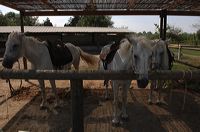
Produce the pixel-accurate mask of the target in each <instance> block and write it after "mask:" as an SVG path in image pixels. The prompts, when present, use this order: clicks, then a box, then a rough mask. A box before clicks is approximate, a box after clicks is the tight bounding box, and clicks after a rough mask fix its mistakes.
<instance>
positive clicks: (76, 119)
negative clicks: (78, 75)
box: [70, 79, 84, 132]
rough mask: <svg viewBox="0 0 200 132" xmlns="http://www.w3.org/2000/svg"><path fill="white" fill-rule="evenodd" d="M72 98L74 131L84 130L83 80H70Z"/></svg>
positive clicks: (81, 131)
mask: <svg viewBox="0 0 200 132" xmlns="http://www.w3.org/2000/svg"><path fill="white" fill-rule="evenodd" d="M70 84H71V99H72V119H71V120H72V132H84V123H83V80H80V79H75V80H70Z"/></svg>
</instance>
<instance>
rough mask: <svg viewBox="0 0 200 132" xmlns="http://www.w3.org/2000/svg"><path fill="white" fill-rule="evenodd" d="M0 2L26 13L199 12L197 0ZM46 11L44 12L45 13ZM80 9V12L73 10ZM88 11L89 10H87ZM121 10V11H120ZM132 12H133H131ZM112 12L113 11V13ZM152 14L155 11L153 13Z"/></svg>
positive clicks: (17, 0) (199, 3) (41, 0)
mask: <svg viewBox="0 0 200 132" xmlns="http://www.w3.org/2000/svg"><path fill="white" fill-rule="evenodd" d="M0 4H2V5H5V6H8V7H11V8H13V9H16V10H19V11H23V12H24V14H27V15H39V16H40V15H63V14H65V15H66V14H71V15H74V14H79V15H80V14H82V15H83V14H84V12H86V13H85V14H93V13H94V14H98V12H102V11H105V12H104V13H105V14H112V12H109V11H118V12H117V14H120V13H121V12H123V13H128V12H131V11H136V12H137V11H139V12H140V13H139V14H141V12H142V11H146V12H143V13H142V14H146V15H147V14H149V13H150V12H151V11H161V10H167V11H175V12H176V13H179V14H181V13H180V12H182V11H197V14H196V15H199V14H200V13H199V12H200V1H199V0H34V1H33V0H0ZM45 11H46V13H45ZM74 11H80V12H74ZM88 11H89V12H88ZM120 11H121V12H120ZM132 13H134V12H132ZM113 14H114V13H113ZM153 14H154V15H155V14H156V12H154V13H153Z"/></svg>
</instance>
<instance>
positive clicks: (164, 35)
mask: <svg viewBox="0 0 200 132" xmlns="http://www.w3.org/2000/svg"><path fill="white" fill-rule="evenodd" d="M163 19H164V29H163V30H164V31H163V38H162V40H166V32H167V11H166V10H164V11H163Z"/></svg>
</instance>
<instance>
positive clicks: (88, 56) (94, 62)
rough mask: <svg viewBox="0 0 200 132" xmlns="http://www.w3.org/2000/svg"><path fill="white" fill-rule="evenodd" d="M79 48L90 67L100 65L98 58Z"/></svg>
mask: <svg viewBox="0 0 200 132" xmlns="http://www.w3.org/2000/svg"><path fill="white" fill-rule="evenodd" d="M77 48H78V50H79V51H80V56H81V58H82V59H83V60H84V61H86V62H87V63H88V64H90V65H98V62H99V59H98V58H97V57H96V56H94V55H92V54H89V53H86V52H84V51H83V50H82V49H81V48H80V47H77Z"/></svg>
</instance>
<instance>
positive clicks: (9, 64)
mask: <svg viewBox="0 0 200 132" xmlns="http://www.w3.org/2000/svg"><path fill="white" fill-rule="evenodd" d="M13 64H14V61H12V60H9V59H3V62H2V65H3V67H5V68H8V69H12V67H13Z"/></svg>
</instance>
